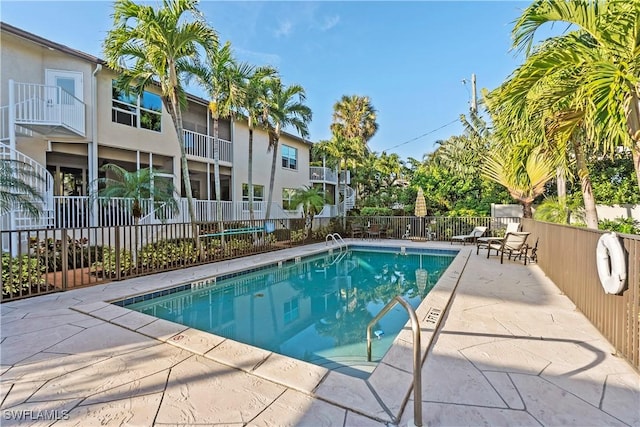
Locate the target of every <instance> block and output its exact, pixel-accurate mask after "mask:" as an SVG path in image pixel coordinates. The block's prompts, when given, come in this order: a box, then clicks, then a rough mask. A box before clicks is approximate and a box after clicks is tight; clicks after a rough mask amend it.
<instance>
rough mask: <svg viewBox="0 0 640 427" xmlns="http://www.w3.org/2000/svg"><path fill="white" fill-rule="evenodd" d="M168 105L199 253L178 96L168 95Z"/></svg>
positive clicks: (192, 229)
mask: <svg viewBox="0 0 640 427" xmlns="http://www.w3.org/2000/svg"><path fill="white" fill-rule="evenodd" d="M170 97H171V98H170V102H169V103H168V106H169V107H170V108H169V114H170V115H171V118H172V119H173V124H174V126H175V128H176V132H177V133H178V145H179V146H180V167H181V169H182V181H183V182H184V192H185V194H186V196H187V205H188V209H189V220H190V222H191V234H192V235H193V239H195V243H196V252H197V253H200V252H201V251H200V236H199V234H198V224H196V212H195V210H194V208H193V193H192V191H191V180H190V178H189V163H188V162H187V153H186V150H185V147H184V131H183V130H184V128H183V124H182V111H181V110H180V103H179V101H178V94H177V93H175V91H173V92H172V93H171V95H170Z"/></svg>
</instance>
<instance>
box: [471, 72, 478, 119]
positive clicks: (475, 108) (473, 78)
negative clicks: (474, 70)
mask: <svg viewBox="0 0 640 427" xmlns="http://www.w3.org/2000/svg"><path fill="white" fill-rule="evenodd" d="M477 112H478V98H477V96H476V75H475V74H471V114H476V113H477Z"/></svg>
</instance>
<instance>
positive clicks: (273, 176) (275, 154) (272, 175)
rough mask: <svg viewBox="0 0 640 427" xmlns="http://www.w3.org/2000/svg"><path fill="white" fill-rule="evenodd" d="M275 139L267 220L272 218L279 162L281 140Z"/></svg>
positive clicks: (265, 216)
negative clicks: (279, 143)
mask: <svg viewBox="0 0 640 427" xmlns="http://www.w3.org/2000/svg"><path fill="white" fill-rule="evenodd" d="M273 138H274V139H273V144H272V145H271V149H272V150H273V158H272V159H271V177H270V178H269V200H268V201H267V212H266V213H265V215H264V219H265V220H268V219H269V218H270V217H271V202H272V201H273V187H274V185H275V181H276V164H277V162H278V141H279V139H280V138H279V137H278V136H277V135H276V136H274V137H273Z"/></svg>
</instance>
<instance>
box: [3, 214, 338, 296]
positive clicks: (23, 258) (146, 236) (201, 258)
mask: <svg viewBox="0 0 640 427" xmlns="http://www.w3.org/2000/svg"><path fill="white" fill-rule="evenodd" d="M329 232H333V228H332V226H331V224H330V221H329V220H328V219H325V218H318V219H314V221H313V228H312V229H311V228H309V227H308V226H306V225H305V220H304V219H274V220H270V221H264V220H260V221H239V222H224V223H222V224H221V223H220V222H215V223H200V224H197V227H196V234H195V235H194V231H193V228H192V226H191V224H190V223H180V224H153V225H137V226H136V225H132V226H120V227H83V228H73V229H67V228H52V229H34V230H21V231H2V232H0V237H1V238H2V244H3V253H2V257H1V258H0V271H1V275H0V277H1V285H2V300H1V301H2V302H4V301H10V300H14V299H18V298H24V297H29V296H34V295H41V294H45V293H50V292H58V291H64V290H67V289H72V288H77V287H82V286H88V285H94V284H99V283H104V282H107V281H111V280H122V279H126V278H131V277H136V276H144V275H149V274H154V273H158V272H162V271H169V270H176V269H181V268H185V267H191V266H195V265H200V264H206V263H211V262H216V261H221V260H225V259H230V258H237V257H242V256H246V255H251V254H256V253H262V252H268V251H273V250H278V249H282V248H288V247H292V246H296V245H302V244H306V243H310V242H314V241H324V239H325V236H326V234H327V233H329Z"/></svg>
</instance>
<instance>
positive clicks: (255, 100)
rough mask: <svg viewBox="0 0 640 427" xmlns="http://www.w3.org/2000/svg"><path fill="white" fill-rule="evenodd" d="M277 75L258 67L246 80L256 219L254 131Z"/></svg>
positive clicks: (249, 181)
mask: <svg viewBox="0 0 640 427" xmlns="http://www.w3.org/2000/svg"><path fill="white" fill-rule="evenodd" d="M276 76H277V71H276V70H275V68H272V67H258V68H256V69H254V70H253V71H252V72H251V73H250V74H249V76H248V78H247V79H246V80H245V87H244V91H243V92H244V102H243V109H244V110H245V112H246V114H247V126H248V128H249V153H248V156H247V157H248V172H247V186H248V192H249V219H251V221H253V220H254V215H255V214H254V209H253V131H254V128H255V125H256V123H258V122H259V119H260V118H261V117H262V115H263V111H264V109H265V106H266V105H267V100H268V96H269V90H268V87H269V81H270V79H273V78H275V77H276Z"/></svg>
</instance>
